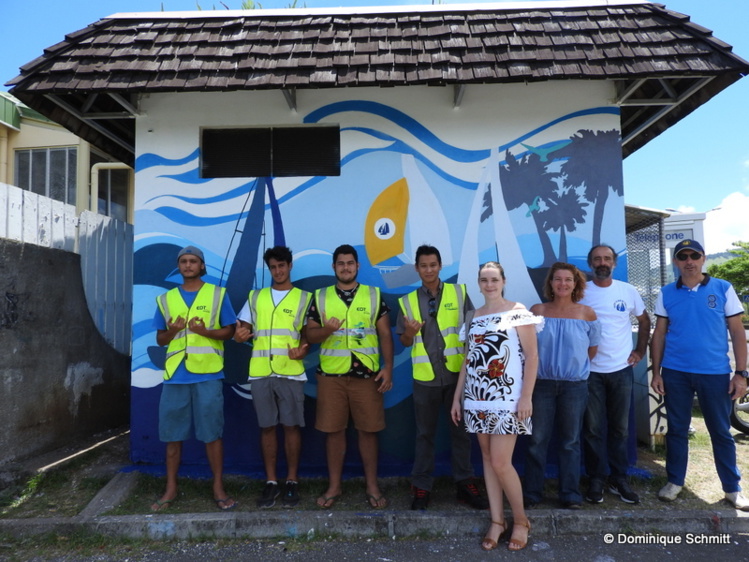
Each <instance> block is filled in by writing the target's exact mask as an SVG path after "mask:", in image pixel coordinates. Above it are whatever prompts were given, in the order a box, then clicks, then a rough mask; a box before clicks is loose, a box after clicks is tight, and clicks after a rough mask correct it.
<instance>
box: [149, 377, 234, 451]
mask: <svg viewBox="0 0 749 562" xmlns="http://www.w3.org/2000/svg"><path fill="white" fill-rule="evenodd" d="M193 427H194V428H195V438H196V439H197V440H198V441H202V442H203V443H212V442H213V441H216V440H217V439H221V436H222V435H223V433H224V383H223V381H221V380H220V379H219V380H212V381H204V382H194V383H190V384H162V385H161V400H160V401H159V439H160V440H161V441H164V442H165V443H171V442H174V441H185V440H187V439H189V438H190V437H192V433H193Z"/></svg>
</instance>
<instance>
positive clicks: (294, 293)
mask: <svg viewBox="0 0 749 562" xmlns="http://www.w3.org/2000/svg"><path fill="white" fill-rule="evenodd" d="M311 299H312V294H311V293H308V292H307V291H302V290H300V289H297V288H296V287H294V288H292V289H291V290H290V291H289V292H288V293H287V294H286V296H284V298H283V299H282V300H281V302H279V303H278V305H276V304H274V303H273V294H272V291H271V289H270V288H266V289H259V290H255V291H250V294H249V296H248V297H247V301H248V302H249V305H250V309H251V310H252V318H253V320H254V322H255V324H254V326H253V329H254V333H255V335H254V338H253V344H252V359H250V377H267V376H268V375H270V374H271V373H273V374H276V375H289V376H298V375H301V374H303V373H304V363H303V362H302V361H301V360H300V359H289V346H291V347H292V348H295V347H298V346H299V340H300V339H301V337H302V336H301V332H302V327H303V326H304V316H305V314H306V313H307V307H308V306H309V303H310V300H311Z"/></svg>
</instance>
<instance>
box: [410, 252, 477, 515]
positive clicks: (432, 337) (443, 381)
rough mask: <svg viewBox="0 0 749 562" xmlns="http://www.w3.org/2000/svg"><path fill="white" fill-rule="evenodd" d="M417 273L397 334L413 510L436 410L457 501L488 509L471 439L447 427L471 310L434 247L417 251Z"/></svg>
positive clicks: (421, 496) (422, 490) (429, 472)
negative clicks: (405, 355)
mask: <svg viewBox="0 0 749 562" xmlns="http://www.w3.org/2000/svg"><path fill="white" fill-rule="evenodd" d="M415 267H416V271H417V272H418V274H419V277H420V278H421V283H422V284H421V287H419V288H418V289H417V290H415V291H413V292H411V293H409V294H407V295H405V296H403V297H401V299H400V301H399V304H400V311H399V313H398V321H397V325H396V333H397V334H398V335H399V336H400V342H401V343H402V344H403V346H404V347H409V346H412V347H411V363H412V366H413V378H414V384H413V401H414V414H415V417H416V448H415V451H414V465H413V469H412V471H411V491H412V494H413V501H412V503H411V509H413V510H425V509H426V508H427V506H428V505H429V499H430V496H431V491H432V484H433V482H434V476H433V473H434V459H435V444H434V439H435V435H436V433H437V423H438V421H439V417H440V411H442V412H443V413H444V416H445V419H446V420H447V422H448V423H447V426H448V427H449V428H450V454H451V466H452V470H453V478H454V479H455V485H456V489H457V498H458V500H459V501H461V502H463V503H466V504H467V505H470V506H471V507H473V508H476V509H487V508H488V507H489V504H488V502H487V499H486V496H484V495H483V493H482V492H480V491H479V489H478V487H477V486H476V484H475V482H474V478H473V477H474V472H473V466H472V465H471V436H470V434H468V433H466V430H465V427H464V426H463V424H462V423H461V425H460V426H457V425H455V424H454V423H451V418H450V408H451V407H452V402H453V396H454V395H455V386H456V384H457V382H458V374H459V373H460V366H461V363H462V362H463V360H464V355H463V347H464V346H463V344H462V343H461V342H460V340H459V338H458V335H459V333H460V328H461V326H462V325H463V322H464V321H465V314H466V313H467V312H468V311H471V310H473V305H472V304H471V299H470V297H469V296H468V295H467V294H466V288H465V285H457V284H453V283H443V282H442V280H441V279H440V271H442V256H441V255H440V251H439V250H438V249H437V248H435V247H434V246H428V245H422V246H419V247H418V248H417V249H416V264H415Z"/></svg>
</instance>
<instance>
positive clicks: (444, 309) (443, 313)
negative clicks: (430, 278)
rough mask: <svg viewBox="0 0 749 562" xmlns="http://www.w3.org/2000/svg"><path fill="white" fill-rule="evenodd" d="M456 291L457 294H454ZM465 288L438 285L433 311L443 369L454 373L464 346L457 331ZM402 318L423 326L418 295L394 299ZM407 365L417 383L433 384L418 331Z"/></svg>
mask: <svg viewBox="0 0 749 562" xmlns="http://www.w3.org/2000/svg"><path fill="white" fill-rule="evenodd" d="M458 289H460V290H458ZM465 299H466V287H465V285H462V284H461V285H455V284H452V283H443V284H442V295H441V297H440V303H439V306H438V308H437V318H436V320H437V327H438V328H439V330H440V334H441V335H442V339H443V340H444V342H445V357H444V361H445V367H446V368H447V369H448V370H449V371H452V372H453V373H457V372H458V371H460V365H461V363H462V362H463V359H464V355H463V350H464V346H463V344H462V343H461V342H460V340H459V339H458V336H459V334H460V327H461V326H462V325H463V310H464V309H465ZM398 302H399V303H400V307H401V311H402V312H403V316H404V317H406V318H412V319H414V320H416V321H417V322H423V320H422V316H421V309H420V307H419V294H418V291H413V292H411V293H409V294H408V295H405V296H403V297H401V298H400V299H398ZM411 363H412V367H413V377H414V379H416V380H419V381H431V380H434V369H433V368H432V361H431V360H430V358H429V354H428V353H427V350H426V347H425V346H424V338H423V335H422V333H421V330H419V332H418V333H417V334H416V335H415V336H414V341H413V345H412V347H411Z"/></svg>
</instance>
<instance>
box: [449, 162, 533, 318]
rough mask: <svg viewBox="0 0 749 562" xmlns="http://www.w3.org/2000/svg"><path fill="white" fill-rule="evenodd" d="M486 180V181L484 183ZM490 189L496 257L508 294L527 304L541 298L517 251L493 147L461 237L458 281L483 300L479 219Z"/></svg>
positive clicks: (518, 250)
mask: <svg viewBox="0 0 749 562" xmlns="http://www.w3.org/2000/svg"><path fill="white" fill-rule="evenodd" d="M487 182H488V183H487ZM487 189H489V190H490V193H491V200H492V217H491V219H492V225H493V229H494V241H495V244H496V247H497V257H498V259H499V261H500V263H501V264H502V267H503V268H504V270H505V275H506V277H507V298H509V299H510V300H513V301H518V302H522V303H523V304H525V305H526V306H528V307H530V306H531V305H533V304H535V303H537V302H539V301H540V298H539V295H538V292H537V291H536V288H535V287H534V285H533V280H532V279H531V276H530V274H529V273H528V268H527V267H526V265H525V259H524V258H523V254H522V252H521V251H520V244H518V241H517V238H516V237H515V232H514V230H513V227H512V223H511V222H510V215H509V213H508V211H507V206H506V205H505V199H504V196H503V194H502V183H501V181H500V179H499V152H498V150H497V149H496V148H494V149H492V151H491V155H490V157H489V161H488V163H487V165H486V168H484V172H483V174H482V177H481V181H480V182H479V187H478V189H476V195H475V196H474V199H473V205H472V206H471V213H470V215H469V217H468V223H467V225H466V233H465V237H464V238H463V251H462V255H461V258H460V268H459V270H458V282H459V283H465V284H466V288H467V289H468V293H469V294H470V296H471V300H472V301H473V302H474V303H476V306H479V305H480V303H481V302H482V299H481V293H479V290H478V284H477V283H476V278H477V274H478V268H479V245H478V238H479V225H480V223H481V209H482V207H483V202H484V193H486V190H487Z"/></svg>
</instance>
